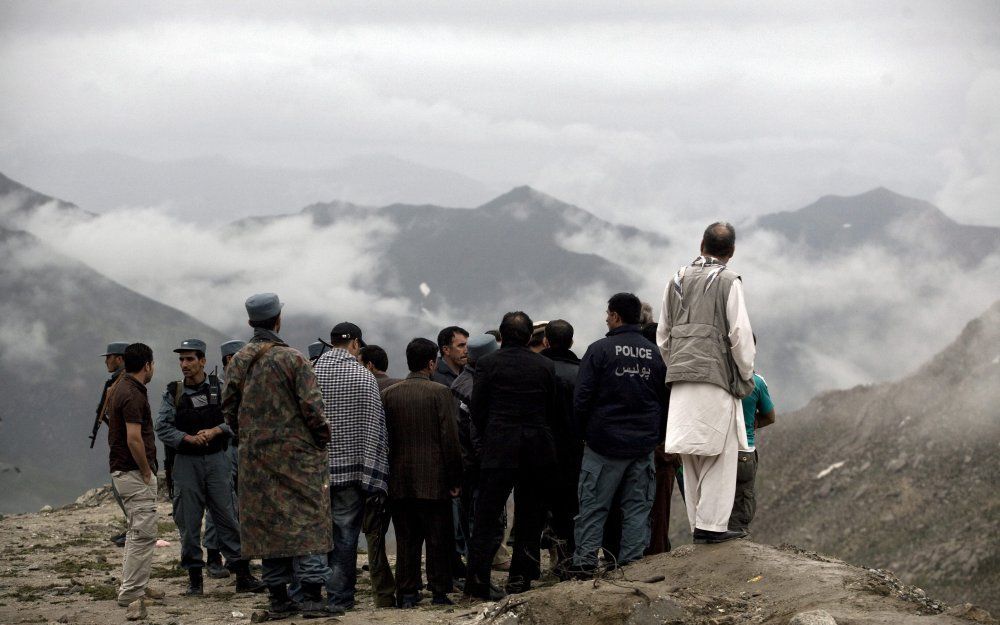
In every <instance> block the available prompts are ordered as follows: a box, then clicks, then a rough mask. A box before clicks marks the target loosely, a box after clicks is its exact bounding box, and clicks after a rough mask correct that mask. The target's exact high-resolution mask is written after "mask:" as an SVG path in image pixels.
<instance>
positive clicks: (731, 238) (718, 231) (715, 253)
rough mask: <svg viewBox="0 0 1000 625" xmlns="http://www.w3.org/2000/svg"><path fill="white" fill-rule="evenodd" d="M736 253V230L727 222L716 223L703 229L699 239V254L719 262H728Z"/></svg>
mask: <svg viewBox="0 0 1000 625" xmlns="http://www.w3.org/2000/svg"><path fill="white" fill-rule="evenodd" d="M735 251H736V228H733V224H731V223H729V222H727V221H717V222H715V223H714V224H712V225H710V226H709V227H707V228H705V234H704V235H703V236H702V237H701V253H702V255H704V256H712V257H714V258H718V259H719V260H729V259H730V258H732V257H733V252H735Z"/></svg>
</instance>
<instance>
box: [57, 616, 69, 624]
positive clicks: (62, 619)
mask: <svg viewBox="0 0 1000 625" xmlns="http://www.w3.org/2000/svg"><path fill="white" fill-rule="evenodd" d="M56 623H69V615H68V614H63V615H62V616H60V617H59V618H58V619H56Z"/></svg>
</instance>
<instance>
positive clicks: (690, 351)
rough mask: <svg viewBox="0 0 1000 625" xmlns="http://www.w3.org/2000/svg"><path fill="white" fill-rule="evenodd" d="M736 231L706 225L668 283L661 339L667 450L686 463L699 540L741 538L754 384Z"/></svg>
mask: <svg viewBox="0 0 1000 625" xmlns="http://www.w3.org/2000/svg"><path fill="white" fill-rule="evenodd" d="M735 244H736V231H735V230H734V229H733V227H732V226H731V225H730V224H728V223H721V222H717V223H714V224H712V225H710V226H709V227H708V228H706V229H705V234H704V236H703V238H702V241H701V255H700V256H698V258H696V259H695V260H694V262H692V263H691V264H690V265H688V266H686V267H681V268H680V269H679V270H678V271H677V273H676V274H674V277H673V278H671V279H670V281H669V282H668V283H667V286H666V289H665V290H664V293H663V307H662V309H661V310H660V320H659V324H658V326H657V331H656V342H657V344H658V345H659V347H660V351H661V353H662V354H663V359H664V361H666V363H667V370H668V374H667V381H668V382H671V383H672V390H671V401H670V411H669V419H668V420H667V433H666V442H665V449H664V451H666V452H668V453H677V454H680V456H681V462H682V463H683V465H684V491H685V496H684V501H685V503H686V505H687V512H688V521H689V522H690V524H691V529H692V533H693V535H694V536H693V537H694V542H695V543H717V542H723V541H726V540H732V539H734V538H742V537H743V536H745V535H746V534H745V532H743V531H741V530H730V529H729V517H730V515H731V513H732V509H733V498H734V493H735V491H736V476H737V465H738V464H739V452H740V451H747V450H748V449H749V445H748V442H747V432H746V427H745V424H744V422H743V411H742V409H741V401H740V399H741V398H742V397H745V396H746V395H748V394H749V393H750V392H751V391H753V388H754V383H753V359H754V355H755V353H756V349H755V347H754V344H753V331H752V329H751V328H750V319H749V316H748V315H747V310H746V304H745V303H744V300H743V283H742V281H741V280H740V276H739V274H737V273H734V272H733V271H731V270H730V269H729V268H728V267H727V265H728V263H729V260H730V258H731V257H732V255H733V253H734V252H735Z"/></svg>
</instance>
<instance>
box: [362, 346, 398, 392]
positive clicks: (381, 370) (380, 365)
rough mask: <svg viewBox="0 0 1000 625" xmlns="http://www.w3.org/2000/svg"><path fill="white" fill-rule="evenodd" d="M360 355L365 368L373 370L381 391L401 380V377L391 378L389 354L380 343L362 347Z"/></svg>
mask: <svg viewBox="0 0 1000 625" xmlns="http://www.w3.org/2000/svg"><path fill="white" fill-rule="evenodd" d="M359 357H360V358H361V364H362V365H364V367H365V369H368V370H369V371H371V372H372V375H373V376H375V381H376V382H378V390H379V392H382V391H384V390H385V389H387V388H389V387H390V386H392V385H393V384H395V383H396V382H399V381H400V380H399V378H390V377H389V374H387V373H386V371H388V370H389V354H387V353H385V350H384V349H382V348H381V347H379V346H378V345H367V346H365V347H362V348H361V352H360V354H359Z"/></svg>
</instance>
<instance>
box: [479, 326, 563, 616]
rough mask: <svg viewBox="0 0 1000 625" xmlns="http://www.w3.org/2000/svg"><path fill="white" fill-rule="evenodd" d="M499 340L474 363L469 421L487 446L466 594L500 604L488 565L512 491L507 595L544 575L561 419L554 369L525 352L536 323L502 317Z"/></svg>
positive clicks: (525, 588) (529, 352)
mask: <svg viewBox="0 0 1000 625" xmlns="http://www.w3.org/2000/svg"><path fill="white" fill-rule="evenodd" d="M500 334H501V336H502V337H503V346H502V347H501V348H500V350H499V351H496V352H493V353H492V354H489V355H487V356H484V357H483V358H481V359H480V360H479V361H478V362H477V363H476V376H475V380H474V382H473V388H472V405H471V413H472V419H473V423H474V424H475V427H476V430H477V431H478V432H479V433H480V436H481V438H482V447H481V453H480V458H481V459H480V466H481V468H480V492H479V500H478V501H477V503H476V511H475V515H474V516H475V522H474V524H473V528H472V540H471V541H470V543H471V544H470V546H469V572H468V576H467V578H466V585H465V593H466V594H467V595H470V596H473V597H479V598H483V599H495V595H494V593H493V592H492V591H491V589H490V585H489V582H490V563H491V562H492V561H493V554H494V553H495V552H496V550H497V547H498V545H497V543H496V536H497V529H498V526H499V524H500V519H501V511H502V510H503V508H504V505H505V504H506V502H507V497H508V496H509V495H510V492H511V489H513V490H514V506H515V508H516V510H517V522H516V526H515V528H514V556H513V559H512V561H511V566H510V575H509V577H508V580H507V591H508V592H524V591H526V590H528V589H529V588H530V587H531V580H534V579H538V578H539V576H540V575H541V571H540V567H539V539H540V537H541V532H542V522H543V511H544V508H543V500H544V495H545V493H546V491H547V488H548V482H549V478H548V476H549V475H550V473H551V470H552V468H553V467H554V465H555V464H556V450H555V442H554V441H553V439H552V428H551V423H552V421H553V420H554V419H555V418H556V415H555V413H556V375H555V367H554V365H553V363H552V361H551V360H549V359H548V358H545V357H544V356H542V355H540V354H536V353H534V352H532V351H531V350H529V349H528V339H530V338H531V318H530V317H528V315H526V314H524V313H523V312H521V311H518V312H512V313H507V314H506V315H504V318H503V321H502V322H501V323H500Z"/></svg>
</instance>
